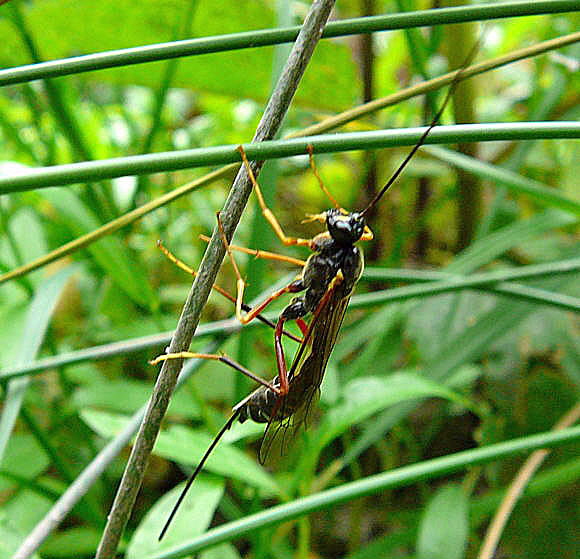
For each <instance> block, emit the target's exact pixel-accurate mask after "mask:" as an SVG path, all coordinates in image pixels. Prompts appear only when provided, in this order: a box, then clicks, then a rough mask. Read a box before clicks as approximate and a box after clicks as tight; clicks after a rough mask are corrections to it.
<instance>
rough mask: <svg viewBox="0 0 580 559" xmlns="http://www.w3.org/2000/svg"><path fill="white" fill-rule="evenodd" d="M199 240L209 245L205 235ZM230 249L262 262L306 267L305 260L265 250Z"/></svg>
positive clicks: (234, 247) (233, 247)
mask: <svg viewBox="0 0 580 559" xmlns="http://www.w3.org/2000/svg"><path fill="white" fill-rule="evenodd" d="M199 238H200V239H201V240H202V241H205V242H206V243H209V241H210V237H208V236H207V235H200V236H199ZM230 249H231V250H232V251H233V252H243V253H244V254H250V255H252V256H254V257H255V258H263V259H264V260H276V261H278V262H288V263H290V264H294V265H296V266H300V267H301V268H304V266H305V265H306V260H300V259H299V258H292V257H291V256H286V255H285V254H278V253H277V252H269V251H267V250H257V249H255V248H246V247H242V246H237V245H230Z"/></svg>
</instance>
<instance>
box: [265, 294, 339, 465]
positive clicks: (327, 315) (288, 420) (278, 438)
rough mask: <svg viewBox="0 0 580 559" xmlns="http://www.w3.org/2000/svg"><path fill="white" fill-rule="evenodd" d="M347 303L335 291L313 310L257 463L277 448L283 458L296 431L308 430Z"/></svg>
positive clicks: (267, 430)
mask: <svg viewBox="0 0 580 559" xmlns="http://www.w3.org/2000/svg"><path fill="white" fill-rule="evenodd" d="M349 300H350V294H349V295H347V296H343V295H342V293H341V292H340V289H338V288H337V287H335V288H334V289H333V291H332V293H330V294H329V297H328V299H327V301H326V303H325V304H324V305H322V307H319V308H318V309H317V310H316V312H315V314H314V316H313V318H312V321H311V323H310V327H309V330H308V334H307V336H306V338H305V340H304V342H303V343H302V345H301V346H300V348H299V349H298V352H297V353H296V356H295V357H294V361H293V362H292V366H291V368H290V370H289V371H288V381H289V385H290V388H289V391H288V394H287V395H286V396H284V397H283V399H282V401H280V403H279V406H278V410H277V411H276V413H275V416H276V417H279V418H282V419H279V420H276V419H273V420H271V421H270V422H269V423H268V426H267V427H266V431H265V432H264V436H263V437H262V441H261V443H260V450H259V453H258V459H259V461H260V463H262V464H263V463H264V462H265V461H266V459H267V457H268V455H269V453H270V452H271V450H272V449H273V448H278V447H279V449H280V455H283V454H284V453H285V448H286V445H287V444H288V443H289V442H290V441H291V440H293V439H294V438H295V435H296V433H297V431H298V430H299V429H300V428H301V427H302V426H307V423H308V416H309V414H310V411H311V410H312V409H313V408H314V401H315V400H317V399H318V396H319V394H320V385H321V383H322V379H323V378H324V372H325V370H326V365H327V363H328V359H329V357H330V354H331V353H332V349H333V347H334V345H335V343H336V338H337V337H338V332H339V330H340V327H341V325H342V321H343V319H344V315H345V313H346V308H347V306H348V303H349ZM289 428H291V429H289Z"/></svg>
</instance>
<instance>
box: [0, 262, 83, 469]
mask: <svg viewBox="0 0 580 559" xmlns="http://www.w3.org/2000/svg"><path fill="white" fill-rule="evenodd" d="M74 270H75V267H74V266H68V267H67V268H64V269H62V270H60V271H58V272H57V273H56V274H54V275H52V276H50V277H49V278H47V279H46V280H45V281H44V282H43V283H42V284H40V285H39V287H38V288H37V290H36V293H35V294H34V297H33V299H32V301H31V303H30V306H29V307H28V311H27V313H26V322H25V324H24V329H23V331H22V332H21V336H20V340H21V341H20V348H19V351H18V354H17V356H16V362H15V363H14V364H13V365H16V366H18V365H24V364H27V363H30V362H32V361H34V359H35V358H36V355H37V353H38V351H39V350H40V347H41V346H42V342H43V341H44V336H45V334H46V330H47V328H48V325H49V323H50V319H51V318H52V313H53V311H54V309H55V308H56V304H57V303H58V300H59V298H60V296H61V294H62V292H63V290H64V287H65V285H66V283H67V281H68V280H69V278H70V276H71V274H72V273H73V272H74ZM29 382H30V379H29V378H26V377H23V378H18V379H14V380H12V381H11V382H10V383H9V384H8V388H7V389H6V398H5V401H4V407H3V409H2V417H1V418H0V463H1V462H2V460H3V457H4V452H5V450H6V445H7V444H8V440H9V438H10V435H11V433H12V429H13V428H14V423H15V422H16V418H17V417H18V413H19V411H20V406H21V405H22V400H23V398H24V394H25V393H26V389H27V388H28V384H29Z"/></svg>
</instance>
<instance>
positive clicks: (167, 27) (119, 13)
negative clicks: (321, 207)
mask: <svg viewBox="0 0 580 559" xmlns="http://www.w3.org/2000/svg"><path fill="white" fill-rule="evenodd" d="M26 7H27V8H28V9H26V10H24V9H23V13H24V14H25V16H26V17H27V22H28V26H29V28H30V31H31V33H32V34H33V35H34V37H35V39H36V41H37V43H38V46H39V50H40V53H41V56H42V57H43V58H44V59H45V60H49V59H55V58H62V57H66V56H71V55H72V54H81V53H82V54H89V53H93V52H100V51H103V50H113V49H121V48H126V47H135V46H141V45H146V44H152V43H158V42H165V41H171V40H172V39H173V38H174V35H175V29H176V26H177V25H178V24H179V23H180V21H181V19H182V18H183V14H184V13H185V12H186V10H187V8H188V6H187V0H173V1H172V2H170V3H165V4H163V6H160V5H159V3H158V2H155V1H153V0H143V1H142V2H140V3H139V10H135V5H134V3H133V2H131V1H130V0H103V1H102V2H100V3H99V10H98V12H95V9H94V4H93V3H91V2H89V1H88V0H75V1H72V0H64V1H62V2H54V1H53V0H43V1H37V2H35V3H34V4H32V5H31V6H26ZM23 8H24V6H23ZM47 21H50V22H51V25H46V22H47ZM87 21H90V22H91V25H90V26H87V25H85V23H86V22H87ZM119 21H122V22H123V33H119V32H118V25H119ZM272 23H273V15H272V9H271V4H270V3H267V2H264V1H262V0H245V1H244V2H242V3H240V2H236V1H235V0H220V2H198V6H197V7H196V12H195V17H194V22H193V26H192V38H193V37H202V36H211V35H221V34H224V33H233V32H240V31H251V30H252V29H263V28H268V27H271V26H272ZM297 23H298V22H297ZM0 34H1V35H2V37H3V41H2V45H1V46H0V62H1V63H2V67H7V66H16V65H18V64H26V63H29V62H30V60H29V59H28V58H27V56H26V53H25V51H24V49H23V48H22V45H21V42H20V40H19V38H18V36H17V34H16V33H15V30H14V28H13V27H12V26H11V25H10V24H9V22H8V21H1V20H0ZM273 50H274V49H273V47H267V48H260V49H245V50H239V51H228V52H222V53H215V54H205V55H203V56H190V57H185V58H182V59H181V60H180V63H179V66H178V70H177V72H176V75H175V77H174V79H173V84H172V85H173V86H174V87H180V88H188V89H193V90H195V91H197V92H211V93H218V94H221V95H228V96H235V97H242V98H249V99H256V100H259V101H264V100H265V99H267V96H268V94H269V92H270V87H271V68H272V55H273ZM164 69H165V62H164V61H162V62H155V63H148V64H138V65H133V66H125V67H122V68H112V69H109V70H102V71H100V72H97V73H89V74H85V75H84V76H82V77H84V78H85V79H89V80H93V81H94V80H98V81H109V82H113V83H116V84H130V85H144V86H148V87H157V86H158V85H159V83H161V80H162V76H163V72H164ZM359 81H360V80H359V77H358V75H357V72H356V69H355V65H354V63H353V60H352V55H351V53H350V50H349V49H348V47H347V46H346V45H343V44H340V43H339V42H338V41H321V43H320V44H319V45H317V47H316V52H315V54H314V57H313V59H312V64H310V66H309V68H308V70H307V71H306V74H305V76H304V79H303V80H302V82H301V84H300V88H299V89H298V92H297V96H296V97H297V101H298V103H300V102H302V103H305V104H306V105H307V106H309V107H318V108H325V109H345V108H347V107H349V106H351V105H352V104H353V102H354V101H355V99H356V98H357V96H358V92H359V86H358V84H359ZM328 84H332V87H328ZM321 91H324V92H325V94H324V95H320V92H321Z"/></svg>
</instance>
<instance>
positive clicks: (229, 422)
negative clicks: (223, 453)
mask: <svg viewBox="0 0 580 559" xmlns="http://www.w3.org/2000/svg"><path fill="white" fill-rule="evenodd" d="M238 415H240V412H239V411H236V412H234V413H233V414H232V416H231V417H230V418H229V419H228V420H227V421H226V423H225V425H224V426H223V427H222V428H221V430H220V432H219V433H218V434H217V435H216V436H215V438H214V440H213V441H212V442H211V444H210V445H209V447H208V449H207V450H206V451H205V454H204V455H203V457H202V459H201V460H200V462H199V464H198V465H197V468H195V471H194V472H193V474H191V476H190V477H189V479H188V480H187V483H186V484H185V487H184V488H183V491H182V492H181V494H180V495H179V498H178V499H177V502H176V503H175V505H173V509H171V513H170V515H169V517H168V518H167V521H166V522H165V525H164V526H163V529H162V530H161V533H160V534H159V541H161V540H162V539H163V536H165V533H166V532H167V529H168V528H169V526H170V524H171V522H172V521H173V517H174V516H175V514H176V513H177V510H178V509H179V507H180V506H181V503H182V502H183V499H185V496H186V495H187V492H188V491H189V488H190V487H191V485H192V483H193V482H194V481H195V479H196V478H197V476H198V475H199V472H201V470H202V468H203V467H204V465H205V463H206V461H207V459H208V458H209V455H210V454H211V453H212V452H213V449H214V448H215V447H216V446H217V444H218V443H219V441H220V439H221V438H222V437H223V436H224V434H225V432H226V431H229V430H230V429H231V427H232V425H233V424H234V421H235V420H236V419H237V418H238Z"/></svg>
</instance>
